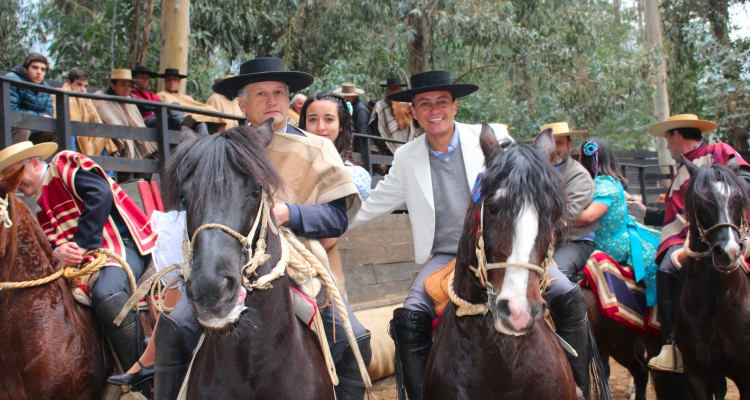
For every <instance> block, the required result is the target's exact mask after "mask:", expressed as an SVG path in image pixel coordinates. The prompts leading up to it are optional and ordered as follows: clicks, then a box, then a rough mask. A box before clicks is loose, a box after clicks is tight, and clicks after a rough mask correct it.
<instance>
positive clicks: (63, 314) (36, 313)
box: [0, 168, 109, 400]
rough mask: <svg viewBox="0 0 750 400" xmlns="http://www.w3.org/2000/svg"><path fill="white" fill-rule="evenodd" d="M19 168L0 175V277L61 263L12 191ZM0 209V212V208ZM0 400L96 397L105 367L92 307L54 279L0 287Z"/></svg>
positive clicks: (38, 272)
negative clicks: (1, 219)
mask: <svg viewBox="0 0 750 400" xmlns="http://www.w3.org/2000/svg"><path fill="white" fill-rule="evenodd" d="M22 176H23V168H21V169H20V170H18V171H16V172H14V173H11V174H9V176H7V177H0V198H2V199H7V201H8V205H7V210H8V216H9V217H10V220H11V221H12V226H11V227H9V228H7V227H5V226H4V224H3V223H0V244H1V245H0V280H2V281H4V282H18V281H27V280H33V279H39V278H43V277H46V276H48V275H50V274H52V273H54V272H55V271H57V270H59V269H60V268H62V267H63V265H62V260H60V259H59V258H58V257H57V256H55V255H54V253H53V252H52V248H51V247H50V245H49V242H48V241H47V238H46V237H45V235H44V233H43V232H42V229H41V227H40V226H39V224H38V223H37V221H36V218H34V216H33V215H32V214H31V212H30V211H29V209H28V208H27V207H26V206H25V205H24V204H23V202H21V200H19V199H18V198H17V197H16V195H15V194H13V192H14V191H15V190H16V189H17V188H18V185H19V183H20V181H21V177H22ZM0 212H1V210H0ZM0 310H2V311H0V349H2V350H1V351H0V399H8V400H10V399H14V400H17V399H30V400H32V399H33V400H44V399H96V400H98V399H99V398H101V395H102V392H103V390H104V387H105V383H106V378H107V371H109V369H108V368H107V365H106V360H105V357H104V355H103V351H102V346H101V341H100V335H99V333H98V332H97V330H96V329H97V326H98V325H97V324H96V321H95V319H94V315H93V313H92V312H91V311H90V310H89V309H85V308H83V307H81V306H79V305H78V304H76V302H75V300H74V299H73V295H72V294H71V292H70V289H69V288H68V287H67V283H66V282H65V281H64V280H62V279H58V280H56V281H53V282H51V283H49V284H47V285H44V286H39V287H36V288H33V289H18V290H2V291H0Z"/></svg>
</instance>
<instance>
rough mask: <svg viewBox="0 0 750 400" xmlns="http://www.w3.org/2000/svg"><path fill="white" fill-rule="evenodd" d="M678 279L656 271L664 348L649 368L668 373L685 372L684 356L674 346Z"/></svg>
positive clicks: (649, 364)
mask: <svg viewBox="0 0 750 400" xmlns="http://www.w3.org/2000/svg"><path fill="white" fill-rule="evenodd" d="M676 289H677V277H676V276H674V275H672V274H670V273H669V272H666V271H662V270H657V271H656V296H657V298H658V300H659V320H660V322H661V341H662V344H663V346H662V348H661V352H660V353H659V355H658V356H656V357H654V358H652V359H651V360H650V361H649V362H648V366H649V368H652V369H655V370H658V371H666V372H676V373H682V372H683V365H682V355H681V354H680V350H678V349H677V346H675V344H674V328H675V326H674V301H675V297H676V295H677V290H676Z"/></svg>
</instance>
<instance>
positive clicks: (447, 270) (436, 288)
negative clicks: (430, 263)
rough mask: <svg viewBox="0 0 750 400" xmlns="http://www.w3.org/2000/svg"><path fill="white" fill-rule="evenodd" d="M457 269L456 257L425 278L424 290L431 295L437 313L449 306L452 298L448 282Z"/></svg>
mask: <svg viewBox="0 0 750 400" xmlns="http://www.w3.org/2000/svg"><path fill="white" fill-rule="evenodd" d="M455 270H456V259H455V258H454V259H453V260H451V262H449V263H448V264H446V265H445V266H444V267H443V268H440V269H439V270H437V271H435V272H433V273H432V274H430V276H428V277H427V278H426V279H425V280H424V290H425V292H427V295H428V296H430V299H432V302H433V303H435V306H434V307H433V308H434V309H435V314H437V315H440V314H442V312H443V310H445V307H447V306H448V302H450V298H449V297H448V282H450V279H451V277H452V276H453V272H454V271H455Z"/></svg>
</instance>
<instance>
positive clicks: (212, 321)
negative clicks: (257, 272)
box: [186, 277, 247, 329]
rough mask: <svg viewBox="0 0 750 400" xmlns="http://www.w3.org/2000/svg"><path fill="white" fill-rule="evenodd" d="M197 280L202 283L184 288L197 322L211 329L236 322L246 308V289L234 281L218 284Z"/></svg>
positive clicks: (224, 326)
mask: <svg viewBox="0 0 750 400" xmlns="http://www.w3.org/2000/svg"><path fill="white" fill-rule="evenodd" d="M191 278H193V277H191ZM198 282H200V283H202V284H195V283H193V284H192V285H189V287H188V288H187V290H186V295H187V296H188V300H189V301H190V303H191V304H192V306H193V309H194V310H195V316H196V318H197V319H198V322H200V324H201V325H203V326H204V327H206V328H211V329H222V328H226V327H227V326H230V325H232V324H234V323H235V322H237V320H238V319H239V318H240V315H241V314H242V312H243V311H245V309H246V307H245V297H246V295H247V290H246V289H245V288H244V287H243V286H242V285H237V284H234V282H232V283H231V284H227V285H219V286H217V285H207V284H206V283H207V282H205V281H204V282H201V281H200V280H198ZM232 286H234V287H235V288H232Z"/></svg>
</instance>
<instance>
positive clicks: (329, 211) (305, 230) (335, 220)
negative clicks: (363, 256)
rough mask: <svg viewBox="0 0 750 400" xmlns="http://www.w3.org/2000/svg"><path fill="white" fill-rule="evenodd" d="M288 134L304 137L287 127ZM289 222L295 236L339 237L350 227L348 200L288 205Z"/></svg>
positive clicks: (296, 130)
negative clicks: (347, 212)
mask: <svg viewBox="0 0 750 400" xmlns="http://www.w3.org/2000/svg"><path fill="white" fill-rule="evenodd" d="M287 133H289V134H292V135H300V136H304V133H302V132H301V131H300V130H299V129H297V128H295V127H293V126H291V125H287ZM287 206H289V213H290V216H289V222H287V223H286V224H285V225H286V226H287V227H288V228H289V229H291V230H292V231H293V232H294V234H295V235H297V236H303V237H309V238H328V237H339V236H341V235H343V234H344V232H346V228H347V227H349V218H348V217H347V216H346V199H345V198H341V199H336V200H334V201H332V202H330V203H325V204H313V205H306V204H287Z"/></svg>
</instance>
